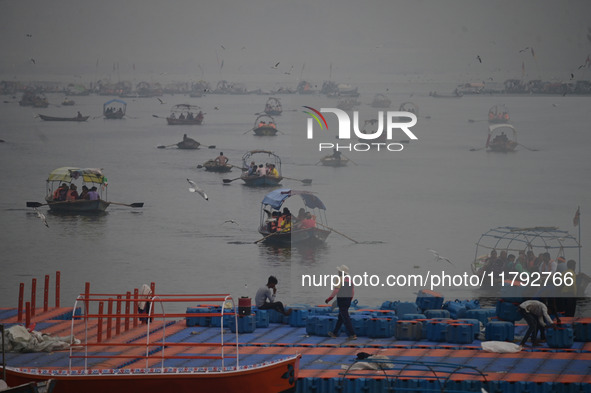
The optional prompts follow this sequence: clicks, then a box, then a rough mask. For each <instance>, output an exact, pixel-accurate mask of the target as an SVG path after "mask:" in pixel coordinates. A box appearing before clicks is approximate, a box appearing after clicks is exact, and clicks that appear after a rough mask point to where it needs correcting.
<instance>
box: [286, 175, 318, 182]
mask: <svg viewBox="0 0 591 393" xmlns="http://www.w3.org/2000/svg"><path fill="white" fill-rule="evenodd" d="M283 178H284V179H287V180H295V181H301V182H302V183H303V184H312V179H294V178H293V177H285V176H283Z"/></svg>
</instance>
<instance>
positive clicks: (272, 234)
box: [253, 232, 281, 244]
mask: <svg viewBox="0 0 591 393" xmlns="http://www.w3.org/2000/svg"><path fill="white" fill-rule="evenodd" d="M278 233H281V232H273V233H269V234H268V235H267V236H265V237H263V238H262V239H259V240H257V241H255V242H253V243H254V244H257V243H258V242H262V241H263V240H265V239H267V238H269V237H271V236H274V235H277V234H278Z"/></svg>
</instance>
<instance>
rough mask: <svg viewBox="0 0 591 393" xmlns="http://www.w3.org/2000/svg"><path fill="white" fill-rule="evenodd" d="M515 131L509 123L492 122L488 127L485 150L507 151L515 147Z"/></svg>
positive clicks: (511, 150)
mask: <svg viewBox="0 0 591 393" xmlns="http://www.w3.org/2000/svg"><path fill="white" fill-rule="evenodd" d="M517 145H518V143H517V131H516V130H515V127H513V126H512V125H511V124H492V125H490V126H489V127H488V137H487V139H486V145H485V146H486V149H487V150H486V151H492V152H498V153H509V152H513V151H515V148H516V147H517Z"/></svg>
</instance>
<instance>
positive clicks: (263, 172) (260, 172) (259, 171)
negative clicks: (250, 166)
mask: <svg viewBox="0 0 591 393" xmlns="http://www.w3.org/2000/svg"><path fill="white" fill-rule="evenodd" d="M266 174H267V168H265V166H264V165H263V164H259V168H258V169H257V176H265V175H266Z"/></svg>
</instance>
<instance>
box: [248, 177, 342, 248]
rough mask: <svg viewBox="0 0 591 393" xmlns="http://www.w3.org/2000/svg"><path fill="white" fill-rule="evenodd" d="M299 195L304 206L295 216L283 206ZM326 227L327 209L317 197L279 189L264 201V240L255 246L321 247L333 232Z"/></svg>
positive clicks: (305, 192) (270, 193) (262, 219)
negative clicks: (261, 243) (265, 244)
mask: <svg viewBox="0 0 591 393" xmlns="http://www.w3.org/2000/svg"><path fill="white" fill-rule="evenodd" d="M296 195H297V196H299V197H300V198H301V200H302V201H303V204H304V207H300V208H299V211H298V214H297V216H292V214H291V211H290V210H289V208H288V207H283V204H284V202H286V201H287V200H288V199H289V198H291V197H292V196H296ZM282 207H283V210H281V208H282ZM326 224H327V222H326V206H325V205H324V203H323V202H322V201H321V200H320V198H318V197H317V196H316V195H315V194H313V193H312V192H309V191H299V190H292V189H288V188H280V189H277V190H273V191H271V192H269V193H268V194H267V195H265V197H264V198H263V201H262V202H261V214H260V223H259V228H258V231H259V233H260V234H261V235H262V236H263V238H262V239H260V240H257V241H256V242H255V243H258V242H263V243H267V244H274V245H280V246H294V245H317V244H321V243H324V242H325V241H326V238H327V237H328V235H330V233H331V230H330V229H329V228H328V227H327V226H326Z"/></svg>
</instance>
